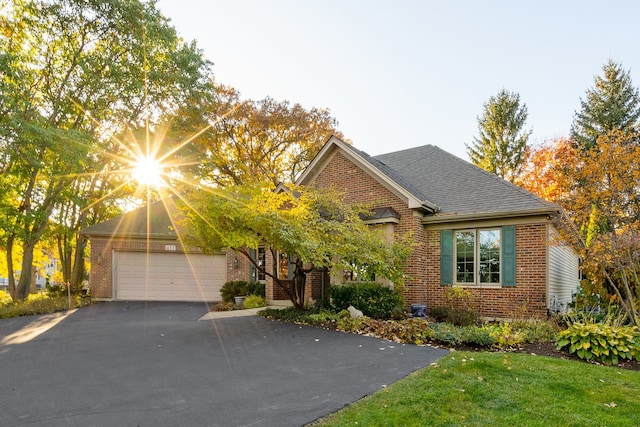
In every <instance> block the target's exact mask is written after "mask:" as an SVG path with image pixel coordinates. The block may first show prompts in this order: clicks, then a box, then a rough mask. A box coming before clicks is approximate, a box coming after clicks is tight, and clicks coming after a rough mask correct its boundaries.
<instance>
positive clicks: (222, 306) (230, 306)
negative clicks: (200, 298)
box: [211, 302, 236, 311]
mask: <svg viewBox="0 0 640 427" xmlns="http://www.w3.org/2000/svg"><path fill="white" fill-rule="evenodd" d="M235 308H236V305H235V304H234V303H232V302H219V303H217V304H216V305H214V306H213V308H212V309H211V311H231V310H235Z"/></svg>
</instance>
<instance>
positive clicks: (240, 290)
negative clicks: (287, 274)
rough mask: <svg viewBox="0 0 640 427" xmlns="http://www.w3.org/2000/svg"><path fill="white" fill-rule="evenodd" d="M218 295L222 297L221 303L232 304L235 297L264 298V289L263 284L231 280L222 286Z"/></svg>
mask: <svg viewBox="0 0 640 427" xmlns="http://www.w3.org/2000/svg"><path fill="white" fill-rule="evenodd" d="M220 294H221V295H222V301H224V302H234V298H235V297H242V296H248V295H258V296H261V297H263V298H264V296H265V288H264V283H259V282H247V281H245V280H232V281H230V282H227V283H225V284H224V285H222V288H221V289H220Z"/></svg>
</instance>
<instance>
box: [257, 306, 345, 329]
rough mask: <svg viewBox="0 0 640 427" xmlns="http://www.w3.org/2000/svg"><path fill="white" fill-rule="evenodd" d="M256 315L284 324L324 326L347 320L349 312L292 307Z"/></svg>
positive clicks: (267, 310) (261, 312) (262, 311)
mask: <svg viewBox="0 0 640 427" xmlns="http://www.w3.org/2000/svg"><path fill="white" fill-rule="evenodd" d="M258 315H260V316H263V317H267V318H269V319H274V320H282V321H285V322H293V323H303V324H309V325H326V324H328V323H334V322H338V321H339V320H340V319H343V318H348V317H349V312H348V311H346V310H343V311H340V312H337V313H336V312H334V311H331V310H326V309H322V308H320V309H313V310H297V309H296V308H294V307H286V308H265V309H264V310H260V311H259V312H258Z"/></svg>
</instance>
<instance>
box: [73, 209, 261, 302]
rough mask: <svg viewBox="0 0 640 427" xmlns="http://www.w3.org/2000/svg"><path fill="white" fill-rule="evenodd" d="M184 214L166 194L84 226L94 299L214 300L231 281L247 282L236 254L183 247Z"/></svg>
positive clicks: (245, 267) (243, 268) (244, 269)
mask: <svg viewBox="0 0 640 427" xmlns="http://www.w3.org/2000/svg"><path fill="white" fill-rule="evenodd" d="M180 217H181V212H180V210H179V209H178V208H177V207H176V206H175V204H174V201H173V199H171V198H167V199H163V200H161V201H158V202H155V203H152V204H150V205H148V206H143V207H141V208H139V209H136V210H134V211H131V212H127V213H125V214H122V215H120V216H117V217H115V218H112V219H110V220H108V221H104V222H101V223H99V224H95V225H92V226H90V227H88V228H86V229H84V230H82V231H81V233H82V234H84V235H87V236H88V237H89V238H90V239H91V274H90V277H89V286H90V289H91V296H92V298H93V299H94V300H108V301H112V300H127V301H128V300H131V301H134V300H135V301H206V302H213V301H221V300H222V297H221V295H220V289H221V288H222V285H224V283H225V282H227V281H228V280H247V278H248V275H249V272H248V265H247V266H245V265H244V264H243V263H242V262H238V258H237V257H235V256H234V255H233V254H229V252H226V253H220V254H215V255H205V254H203V253H202V252H200V251H199V250H198V249H197V248H186V247H184V246H183V244H182V241H181V237H183V236H182V233H181V232H180V230H179V227H178V224H180V221H179V218H180ZM179 237H180V238H179Z"/></svg>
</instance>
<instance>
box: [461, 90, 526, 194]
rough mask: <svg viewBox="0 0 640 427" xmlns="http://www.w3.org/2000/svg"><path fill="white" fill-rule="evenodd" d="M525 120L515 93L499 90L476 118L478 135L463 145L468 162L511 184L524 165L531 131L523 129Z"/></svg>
mask: <svg viewBox="0 0 640 427" xmlns="http://www.w3.org/2000/svg"><path fill="white" fill-rule="evenodd" d="M527 116H528V113H527V105H526V104H522V105H520V95H519V94H518V93H516V92H509V91H507V90H505V89H502V90H501V91H500V92H499V93H498V95H496V96H492V97H491V98H489V102H487V103H485V104H484V113H483V115H482V116H481V117H478V130H479V135H478V136H477V137H474V140H473V143H472V144H471V145H469V144H466V147H467V155H468V156H469V159H470V160H471V162H472V163H473V164H475V165H476V166H479V167H481V168H482V169H485V170H487V171H489V172H492V173H495V174H496V175H498V176H500V177H501V178H504V179H507V180H509V181H512V182H513V180H514V179H515V177H516V176H517V175H518V173H519V171H520V169H521V168H522V165H523V163H524V160H525V149H526V147H527V141H528V140H529V136H530V135H531V130H524V129H523V128H524V125H525V122H526V121H527Z"/></svg>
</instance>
